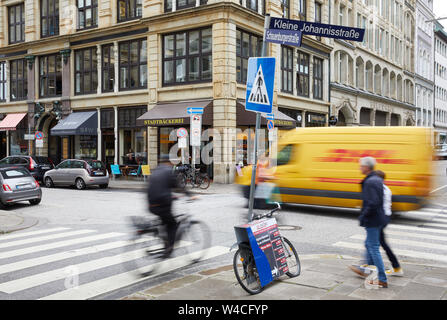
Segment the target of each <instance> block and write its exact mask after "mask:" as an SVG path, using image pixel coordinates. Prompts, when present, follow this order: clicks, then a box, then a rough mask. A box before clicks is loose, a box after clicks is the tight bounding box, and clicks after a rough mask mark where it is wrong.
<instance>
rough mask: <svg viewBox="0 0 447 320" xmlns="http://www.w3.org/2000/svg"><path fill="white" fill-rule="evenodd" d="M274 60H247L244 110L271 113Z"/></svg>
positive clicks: (268, 58) (267, 58)
mask: <svg viewBox="0 0 447 320" xmlns="http://www.w3.org/2000/svg"><path fill="white" fill-rule="evenodd" d="M275 65H276V59H275V58H273V57H263V58H249V59H248V71H247V93H246V97H245V110H248V111H254V112H263V113H271V112H272V103H273V86H274V84H275Z"/></svg>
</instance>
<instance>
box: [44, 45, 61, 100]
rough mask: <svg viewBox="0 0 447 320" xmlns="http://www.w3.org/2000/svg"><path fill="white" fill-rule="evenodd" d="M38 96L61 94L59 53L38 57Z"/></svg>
mask: <svg viewBox="0 0 447 320" xmlns="http://www.w3.org/2000/svg"><path fill="white" fill-rule="evenodd" d="M39 63H40V64H39V86H40V97H41V98H45V97H56V96H60V95H62V60H61V56H60V54H52V55H48V56H41V57H40V58H39Z"/></svg>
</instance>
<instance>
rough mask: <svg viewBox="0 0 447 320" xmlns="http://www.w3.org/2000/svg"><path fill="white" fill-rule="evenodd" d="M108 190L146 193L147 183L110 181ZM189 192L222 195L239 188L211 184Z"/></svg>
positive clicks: (237, 191) (119, 179)
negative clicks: (206, 187)
mask: <svg viewBox="0 0 447 320" xmlns="http://www.w3.org/2000/svg"><path fill="white" fill-rule="evenodd" d="M109 188H111V189H122V190H135V191H146V188H147V181H143V180H133V179H129V180H126V179H125V178H124V179H122V178H118V179H116V180H114V179H110V181H109ZM187 188H188V190H189V191H191V192H192V193H197V194H223V193H240V192H241V190H240V186H239V185H236V184H223V183H211V184H210V186H209V188H208V189H205V190H203V189H200V188H191V187H187Z"/></svg>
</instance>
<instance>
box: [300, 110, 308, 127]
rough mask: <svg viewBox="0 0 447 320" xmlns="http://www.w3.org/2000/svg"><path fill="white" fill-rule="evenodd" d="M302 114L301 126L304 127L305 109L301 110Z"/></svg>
mask: <svg viewBox="0 0 447 320" xmlns="http://www.w3.org/2000/svg"><path fill="white" fill-rule="evenodd" d="M302 115H303V118H302V120H301V127H303V128H304V127H306V115H307V112H306V110H303V112H302Z"/></svg>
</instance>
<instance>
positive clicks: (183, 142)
mask: <svg viewBox="0 0 447 320" xmlns="http://www.w3.org/2000/svg"><path fill="white" fill-rule="evenodd" d="M178 147H179V149H184V148H186V147H187V144H186V137H180V138H178Z"/></svg>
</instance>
